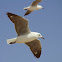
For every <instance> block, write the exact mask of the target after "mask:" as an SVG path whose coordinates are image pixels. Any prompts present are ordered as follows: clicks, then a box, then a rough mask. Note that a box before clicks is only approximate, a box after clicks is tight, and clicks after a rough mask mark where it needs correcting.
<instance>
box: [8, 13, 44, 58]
mask: <svg viewBox="0 0 62 62" xmlns="http://www.w3.org/2000/svg"><path fill="white" fill-rule="evenodd" d="M7 15H8V17H9V19H10V20H11V21H12V22H13V23H14V25H15V30H16V32H17V37H16V38H12V39H8V40H7V44H14V43H25V44H26V45H28V46H29V48H30V49H31V51H32V53H33V54H34V56H36V57H37V58H39V57H40V55H41V43H40V40H38V38H42V39H44V38H43V37H42V35H41V34H40V33H38V32H31V31H30V29H29V26H28V20H27V19H25V18H23V17H21V16H18V15H15V14H12V13H7Z"/></svg>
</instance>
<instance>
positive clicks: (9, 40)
mask: <svg viewBox="0 0 62 62" xmlns="http://www.w3.org/2000/svg"><path fill="white" fill-rule="evenodd" d="M15 41H16V38H13V39H8V40H7V44H10V43H12V42H15Z"/></svg>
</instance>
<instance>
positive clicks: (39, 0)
mask: <svg viewBox="0 0 62 62" xmlns="http://www.w3.org/2000/svg"><path fill="white" fill-rule="evenodd" d="M41 1H42V0H36V1H34V2H33V3H32V4H31V6H36V5H38V3H40V2H41Z"/></svg>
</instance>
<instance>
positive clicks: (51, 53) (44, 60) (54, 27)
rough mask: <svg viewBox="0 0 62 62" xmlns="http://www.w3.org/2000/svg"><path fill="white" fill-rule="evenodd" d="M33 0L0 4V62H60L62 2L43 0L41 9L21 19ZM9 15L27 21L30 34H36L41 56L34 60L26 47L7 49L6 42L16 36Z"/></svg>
mask: <svg viewBox="0 0 62 62" xmlns="http://www.w3.org/2000/svg"><path fill="white" fill-rule="evenodd" d="M33 1H34V0H0V62H62V0H43V1H42V2H41V3H39V5H42V6H43V7H44V9H40V10H37V11H33V12H32V13H31V14H29V15H27V16H24V14H25V12H26V10H23V8H24V7H27V6H29V5H30V4H31V3H32V2H33ZM7 12H11V13H14V14H17V15H19V16H22V17H25V18H26V19H28V20H29V27H30V30H31V31H35V32H39V33H41V34H42V35H43V37H44V38H45V40H43V39H40V40H41V45H42V53H41V56H40V58H39V59H37V58H35V57H34V55H33V54H32V52H31V51H30V49H29V47H28V46H26V45H25V44H13V45H8V44H7V41H6V40H7V39H10V38H14V37H16V36H17V34H16V32H15V29H14V24H13V23H12V22H11V21H10V20H9V18H8V17H7V15H6V13H7Z"/></svg>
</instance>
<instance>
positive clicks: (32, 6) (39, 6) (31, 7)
mask: <svg viewBox="0 0 62 62" xmlns="http://www.w3.org/2000/svg"><path fill="white" fill-rule="evenodd" d="M41 1H42V0H35V1H34V2H33V3H32V4H31V5H30V6H28V7H26V8H24V10H27V12H26V13H25V15H28V14H30V13H31V12H33V11H34V10H39V9H43V7H42V6H41V5H38V3H39V2H41ZM25 15H24V16H25Z"/></svg>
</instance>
